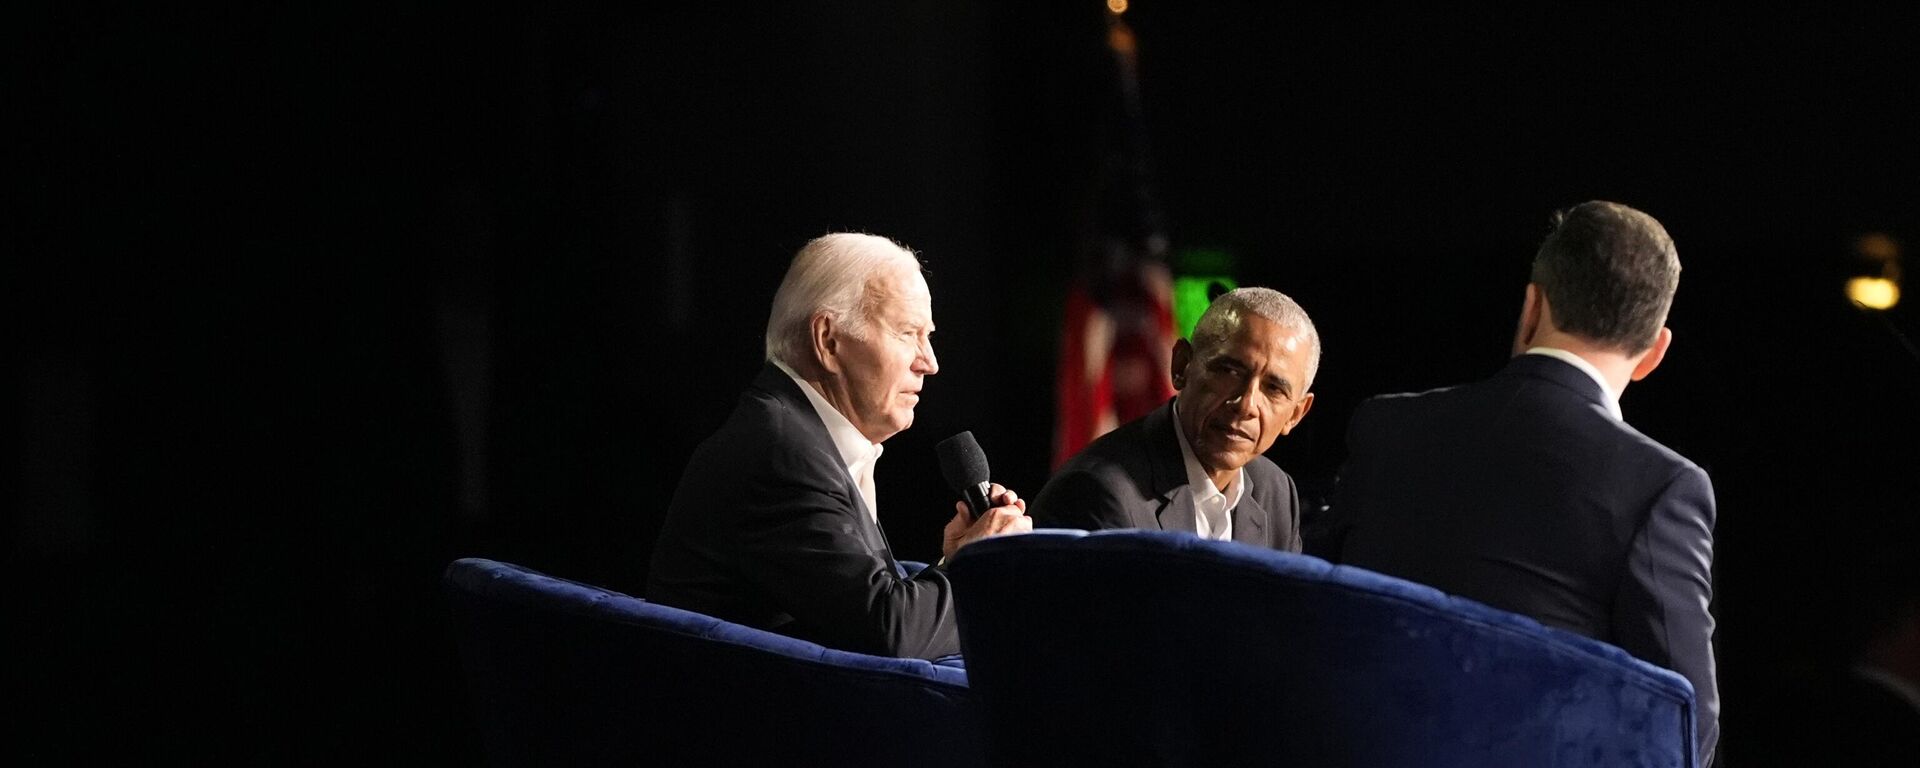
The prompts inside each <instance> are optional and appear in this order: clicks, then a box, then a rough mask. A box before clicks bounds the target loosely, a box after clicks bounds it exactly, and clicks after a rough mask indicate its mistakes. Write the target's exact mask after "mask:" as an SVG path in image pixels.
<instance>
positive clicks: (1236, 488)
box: [1173, 397, 1247, 510]
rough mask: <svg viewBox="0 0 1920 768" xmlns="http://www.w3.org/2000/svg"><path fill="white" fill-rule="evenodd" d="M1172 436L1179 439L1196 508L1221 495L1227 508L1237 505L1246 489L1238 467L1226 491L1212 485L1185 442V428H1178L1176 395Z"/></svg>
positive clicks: (1178, 405)
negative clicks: (1222, 491)
mask: <svg viewBox="0 0 1920 768" xmlns="http://www.w3.org/2000/svg"><path fill="white" fill-rule="evenodd" d="M1173 436H1174V438H1175V439H1177V440H1179V441H1180V458H1181V459H1182V460H1183V461H1184V462H1185V463H1186V465H1187V488H1188V489H1189V490H1191V491H1192V492H1193V503H1194V505H1195V506H1196V508H1197V507H1198V505H1199V504H1200V502H1202V501H1204V500H1206V499H1209V498H1212V497H1214V496H1222V495H1224V496H1225V497H1226V499H1227V507H1226V508H1227V509H1229V510H1231V509H1233V508H1234V507H1237V506H1239V505H1240V497H1241V495H1242V494H1243V493H1244V492H1245V491H1246V490H1247V486H1246V484H1245V483H1242V482H1240V474H1241V471H1240V470H1238V469H1236V470H1234V471H1233V478H1232V479H1229V480H1228V481H1227V490H1226V493H1224V494H1222V493H1221V492H1220V489H1218V488H1215V487H1214V486H1213V477H1212V476H1210V475H1208V474H1207V468H1206V467H1204V466H1202V465H1201V464H1200V459H1199V457H1197V456H1194V455H1193V446H1192V445H1189V444H1187V433H1186V430H1183V429H1181V428H1180V398H1178V397H1176V398H1174V399H1173Z"/></svg>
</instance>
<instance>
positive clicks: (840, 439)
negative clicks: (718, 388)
mask: <svg viewBox="0 0 1920 768" xmlns="http://www.w3.org/2000/svg"><path fill="white" fill-rule="evenodd" d="M932 333H933V303H932V297H931V295H930V294H929V293H928V291H927V282H926V279H925V278H924V277H922V275H921V272H920V262H919V260H918V259H916V258H915V257H914V255H913V253H912V252H911V251H908V250H907V249H905V248H903V247H901V246H900V245H899V244H898V243H895V242H893V241H892V240H889V239H887V238H884V237H877V236H874V235H865V234H852V233H835V234H829V235H824V236H822V237H819V238H816V239H814V240H813V241H812V242H809V243H807V245H806V246H805V247H803V248H801V249H800V252H799V253H797V254H795V256H794V258H793V263H792V264H791V265H789V267H788V268H787V274H786V277H785V279H783V280H782V281H781V283H780V289H779V291H778V292H777V293H776V294H775V295H774V299H773V311H772V315H771V317H769V318H768V320H767V336H766V345H767V346H766V349H767V362H766V365H765V366H764V367H763V368H762V369H761V371H760V374H759V375H758V376H757V377H756V378H755V379H754V381H753V384H752V385H751V386H749V387H748V388H747V391H746V392H745V393H744V394H742V395H741V396H740V401H739V404H738V405H736V406H735V407H734V411H733V414H732V415H731V416H730V417H728V419H727V421H726V423H725V424H724V425H722V426H721V427H720V430H719V431H718V432H716V433H714V434H713V435H712V436H710V437H708V438H707V439H706V441H704V442H702V443H701V444H700V447H699V448H697V449H696V450H695V451H694V453H693V457H692V459H691V460H689V461H688V463H687V469H686V472H685V474H683V475H682V476H681V479H680V484H679V486H678V487H677V488H675V490H674V494H673V501H672V503H671V504H670V506H669V507H668V509H667V520H666V525H665V527H664V528H663V529H662V531H661V534H660V538H659V540H658V542H657V544H656V546H655V549H654V554H653V560H652V563H651V567H650V569H649V573H648V577H647V598H648V599H649V600H654V601H656V602H660V603H663V604H666V605H672V606H675V607H679V608H685V609H687V610H692V611H698V612H700V613H704V614H707V615H710V616H714V617H717V618H721V619H726V620H728V621H733V622H737V623H740V624H745V625H748V626H753V627H760V628H763V629H770V630H773V631H776V632H780V633H783V634H787V635H791V636H793V637H797V638H801V639H804V640H811V641H813V642H817V643H820V644H821V645H825V646H828V647H832V648H839V649H842V650H848V651H856V652H861V653H871V654H879V655H889V656H903V657H914V658H923V659H935V658H940V657H943V656H951V655H954V654H958V653H959V652H960V641H959V634H958V632H957V630H956V625H955V619H954V613H953V597H952V587H951V585H950V584H949V583H948V582H947V578H946V575H945V573H943V572H942V570H941V568H940V567H939V566H934V567H929V568H926V569H925V570H922V571H920V572H918V573H915V574H908V573H907V572H906V571H905V570H904V569H903V568H901V566H900V564H899V562H898V561H896V560H895V559H894V556H893V551H892V549H891V548H890V547H889V546H888V544H887V540H886V537H885V535H884V534H883V533H882V532H881V530H880V526H879V518H878V516H877V511H878V509H879V506H878V499H877V498H876V494H875V490H874V486H873V467H874V463H875V462H876V461H878V460H879V458H880V454H881V445H880V444H881V443H883V442H885V441H886V440H887V438H889V437H892V436H894V435H895V434H897V433H899V432H900V431H902V430H904V429H906V428H907V427H910V426H912V425H913V409H914V406H915V405H917V404H918V403H919V402H920V390H921V387H922V385H923V384H924V382H925V380H926V377H928V376H932V375H933V374H935V373H937V372H939V370H940V364H939V362H938V361H937V360H936V359H935V358H934V354H933V342H932V339H931V335H932ZM990 499H991V500H992V503H993V504H994V505H995V506H994V507H993V508H991V509H989V510H987V511H985V512H983V513H982V514H980V515H979V516H978V517H977V518H976V517H975V516H974V515H973V514H971V512H970V511H969V510H968V508H967V506H966V503H965V502H964V501H963V502H959V503H956V504H955V509H956V513H955V515H954V516H953V519H952V520H950V521H949V522H948V523H947V526H946V530H945V532H944V541H943V542H942V553H943V554H945V555H947V556H951V555H952V554H953V553H954V551H955V550H957V549H959V548H960V547H961V546H963V545H965V544H967V543H969V542H972V541H974V540H977V539H980V538H982V537H986V536H994V535H999V534H1003V533H1014V532H1021V531H1028V530H1032V527H1033V523H1032V521H1031V520H1029V519H1028V518H1027V517H1026V514H1025V512H1026V502H1025V501H1024V500H1022V499H1020V498H1019V497H1018V496H1017V495H1016V494H1014V493H1013V492H1012V491H1010V490H1007V489H1005V488H1002V487H1000V486H999V485H997V484H996V485H994V486H993V487H992V489H991V495H990Z"/></svg>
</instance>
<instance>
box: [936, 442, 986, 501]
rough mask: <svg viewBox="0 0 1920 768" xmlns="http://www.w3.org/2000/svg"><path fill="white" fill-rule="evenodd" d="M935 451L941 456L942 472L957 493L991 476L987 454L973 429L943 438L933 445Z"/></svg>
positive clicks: (949, 485)
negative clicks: (981, 447) (975, 436)
mask: <svg viewBox="0 0 1920 768" xmlns="http://www.w3.org/2000/svg"><path fill="white" fill-rule="evenodd" d="M933 452H934V453H935V454H936V455H938V456H939V457H940V474H941V475H943V476H945V477H946V480H947V486H948V487H949V488H952V489H953V490H954V492H956V493H958V492H960V491H961V490H963V489H965V488H970V487H973V486H977V485H979V484H981V483H984V482H987V478H989V477H991V474H990V473H989V472H988V471H987V454H986V452H985V451H982V450H980V443H978V442H976V441H975V440H974V439H973V432H972V431H967V432H961V433H960V434H957V435H954V436H953V437H949V438H947V439H945V440H941V441H940V442H939V443H937V444H935V445H934V446H933Z"/></svg>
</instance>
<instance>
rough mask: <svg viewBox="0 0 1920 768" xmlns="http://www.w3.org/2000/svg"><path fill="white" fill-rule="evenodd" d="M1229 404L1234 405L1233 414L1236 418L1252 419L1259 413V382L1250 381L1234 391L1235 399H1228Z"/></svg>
mask: <svg viewBox="0 0 1920 768" xmlns="http://www.w3.org/2000/svg"><path fill="white" fill-rule="evenodd" d="M1227 405H1229V406H1232V407H1233V415H1234V416H1235V417H1236V418H1241V419H1250V418H1253V417H1254V416H1257V415H1259V411H1258V408H1259V407H1260V384H1259V382H1248V383H1247V385H1246V386H1244V387H1241V388H1240V391H1239V392H1236V393H1234V395H1233V399H1231V400H1228V401H1227Z"/></svg>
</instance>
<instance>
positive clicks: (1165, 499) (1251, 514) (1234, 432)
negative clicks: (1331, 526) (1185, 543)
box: [1033, 288, 1320, 552]
mask: <svg viewBox="0 0 1920 768" xmlns="http://www.w3.org/2000/svg"><path fill="white" fill-rule="evenodd" d="M1171 367H1172V373H1173V388H1174V389H1175V390H1177V391H1178V394H1177V395H1175V396H1174V398H1173V399H1172V400H1170V401H1168V402H1167V404H1165V405H1162V406H1160V407H1159V408H1157V409H1155V410H1154V411H1153V412H1151V413H1148V414H1147V415H1145V416H1142V417H1140V418H1139V419H1135V420H1134V421H1132V422H1129V423H1127V424H1123V425H1121V426H1119V427H1118V428H1116V429H1114V430H1113V431H1112V432H1108V433H1107V434H1105V435H1102V436H1101V437H1100V438H1099V439H1097V440H1095V441H1093V442H1092V443H1090V444H1088V445H1087V447H1086V448H1084V449H1082V450H1081V451H1080V453H1078V454H1076V455H1075V456H1074V457H1073V458H1072V459H1069V460H1068V461H1067V463H1066V464H1064V465H1062V466H1061V467H1060V471H1058V472H1056V473H1055V474H1054V476H1053V478H1052V479H1051V480H1048V481H1047V484H1046V487H1044V488H1042V489H1040V495H1039V496H1037V497H1035V498H1034V502H1033V515H1034V520H1035V522H1036V524H1037V525H1040V526H1042V527H1048V528H1081V529H1087V530H1098V529H1104V528H1148V529H1157V530H1168V531H1187V532H1189V533H1196V534H1198V535H1200V536H1202V537H1205V538H1210V539H1231V540H1233V541H1239V542H1243V543H1247V544H1255V545H1259V546H1265V547H1271V548H1274V549H1281V550H1286V551H1289V552H1298V551H1300V494H1299V491H1298V489H1297V488H1296V487H1295V486H1294V483H1293V478H1292V477H1290V476H1288V475H1287V473H1286V472H1285V471H1283V470H1281V469H1280V467H1279V466H1278V465H1276V464H1274V463H1273V461H1272V460H1270V459H1268V458H1267V457H1265V456H1262V455H1261V454H1263V453H1265V452H1266V450H1267V449H1268V448H1271V447H1273V442H1274V440H1275V439H1277V438H1278V437H1279V436H1281V435H1284V434H1287V433H1288V432H1291V431H1292V430H1293V428H1294V426H1295V425H1297V424H1299V423H1300V419H1301V418H1303V417H1305V416H1306V415H1307V411H1308V410H1309V409H1311V408H1312V407H1313V393H1312V392H1311V391H1310V390H1311V388H1312V386H1313V376H1314V374H1315V373H1316V372H1317V371H1318V370H1319V367H1320V335H1319V333H1318V332H1317V331H1315V330H1314V327H1313V321H1312V320H1309V319H1308V318H1307V313H1306V311H1305V310H1302V309H1301V308H1300V305H1299V304H1296V303H1294V301H1293V300H1292V299H1290V298H1287V296H1286V295H1285V294H1282V293H1280V292H1279V291H1275V290H1272V289H1269V288H1239V289H1235V290H1233V291H1229V292H1227V293H1226V294H1223V295H1221V296H1220V297H1219V298H1217V299H1214V301H1213V303H1212V304H1211V305H1210V306H1208V307H1207V311H1206V312H1205V313H1204V314H1202V315H1201V316H1200V322H1199V323H1197V324H1196V325H1195V326H1194V329H1193V340H1192V341H1191V342H1189V341H1187V340H1186V339H1180V340H1178V341H1176V342H1174V345H1173V361H1172V366H1171Z"/></svg>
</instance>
